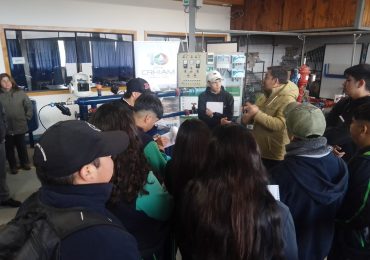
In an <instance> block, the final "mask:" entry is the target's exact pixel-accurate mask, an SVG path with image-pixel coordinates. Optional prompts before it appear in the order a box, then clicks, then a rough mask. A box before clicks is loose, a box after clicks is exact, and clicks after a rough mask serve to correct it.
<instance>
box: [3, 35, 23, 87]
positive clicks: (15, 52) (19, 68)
mask: <svg viewBox="0 0 370 260" xmlns="http://www.w3.org/2000/svg"><path fill="white" fill-rule="evenodd" d="M7 46H8V54H9V63H10V70H11V72H12V76H13V78H14V80H15V82H17V84H18V85H19V86H27V81H26V76H25V72H24V65H23V64H13V60H12V58H13V57H23V55H22V51H21V48H20V46H19V42H18V40H16V39H8V40H7Z"/></svg>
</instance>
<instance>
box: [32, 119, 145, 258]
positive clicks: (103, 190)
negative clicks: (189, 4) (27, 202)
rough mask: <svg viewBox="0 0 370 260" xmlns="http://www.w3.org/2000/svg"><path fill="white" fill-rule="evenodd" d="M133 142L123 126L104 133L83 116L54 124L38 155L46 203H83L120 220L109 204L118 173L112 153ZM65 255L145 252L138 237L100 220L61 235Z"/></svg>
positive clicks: (123, 255)
mask: <svg viewBox="0 0 370 260" xmlns="http://www.w3.org/2000/svg"><path fill="white" fill-rule="evenodd" d="M128 145H129V138H128V136H127V134H126V133H125V132H123V131H110V132H102V131H101V130H99V129H98V128H96V127H95V126H93V125H91V124H89V123H87V122H85V121H78V120H69V121H62V122H58V123H56V124H54V125H52V126H51V127H50V128H49V129H47V130H46V132H45V133H44V134H43V135H42V136H41V139H40V141H39V142H38V143H37V144H36V145H35V152H34V156H33V161H34V164H35V166H36V173H37V176H38V178H39V179H40V181H41V185H42V186H41V188H40V190H39V191H38V193H39V198H40V200H41V202H42V203H44V204H46V205H47V206H50V207H54V208H58V209H64V208H76V207H80V208H83V209H85V210H88V211H91V212H94V213H98V214H100V215H101V216H103V217H106V218H109V219H111V220H112V223H116V224H117V225H121V223H120V222H119V220H118V219H117V218H116V217H115V216H114V215H113V214H112V213H111V212H110V211H108V210H107V209H106V207H105V203H106V202H107V201H108V199H109V197H110V194H111V191H112V186H113V185H112V184H110V183H109V181H110V179H111V178H112V175H113V161H112V158H111V156H114V155H117V154H119V153H120V152H122V151H124V150H125V149H126V148H127V146H128ZM65 225H68V223H65ZM40 239H41V241H40V242H41V243H42V238H40ZM60 257H61V259H69V260H73V259H76V260H77V259H78V260H83V259H86V260H87V259H89V260H90V259H101V260H103V259H130V260H131V259H132V260H134V259H135V260H139V259H140V254H139V251H138V248H137V243H136V241H135V239H134V237H133V236H132V235H131V234H129V233H128V232H127V231H125V230H124V229H121V228H117V227H115V226H111V225H95V226H91V227H89V228H86V229H83V230H79V231H76V232H74V233H72V234H71V235H69V236H68V237H66V238H64V239H62V241H61V244H60Z"/></svg>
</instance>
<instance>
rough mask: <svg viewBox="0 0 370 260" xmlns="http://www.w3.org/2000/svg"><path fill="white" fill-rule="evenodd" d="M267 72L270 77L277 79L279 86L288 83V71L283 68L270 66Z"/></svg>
mask: <svg viewBox="0 0 370 260" xmlns="http://www.w3.org/2000/svg"><path fill="white" fill-rule="evenodd" d="M267 70H269V71H271V76H272V77H273V78H274V79H278V80H279V83H280V84H286V83H288V71H287V70H286V68H284V67H283V66H271V67H268V68H267Z"/></svg>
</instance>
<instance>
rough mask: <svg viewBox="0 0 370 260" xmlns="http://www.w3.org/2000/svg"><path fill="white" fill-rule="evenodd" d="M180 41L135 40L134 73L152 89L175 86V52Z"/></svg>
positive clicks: (158, 89)
mask: <svg viewBox="0 0 370 260" xmlns="http://www.w3.org/2000/svg"><path fill="white" fill-rule="evenodd" d="M179 45H180V42H165V41H135V42H134V50H135V51H134V53H135V75H136V77H140V78H143V79H145V80H146V81H148V82H149V84H150V89H151V90H152V91H160V90H168V89H174V88H176V87H177V53H178V50H179Z"/></svg>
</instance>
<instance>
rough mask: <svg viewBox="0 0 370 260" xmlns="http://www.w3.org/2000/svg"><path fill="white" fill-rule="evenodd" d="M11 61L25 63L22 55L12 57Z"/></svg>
mask: <svg viewBox="0 0 370 260" xmlns="http://www.w3.org/2000/svg"><path fill="white" fill-rule="evenodd" d="M12 63H13V64H24V63H25V60H24V57H13V58H12Z"/></svg>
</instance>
